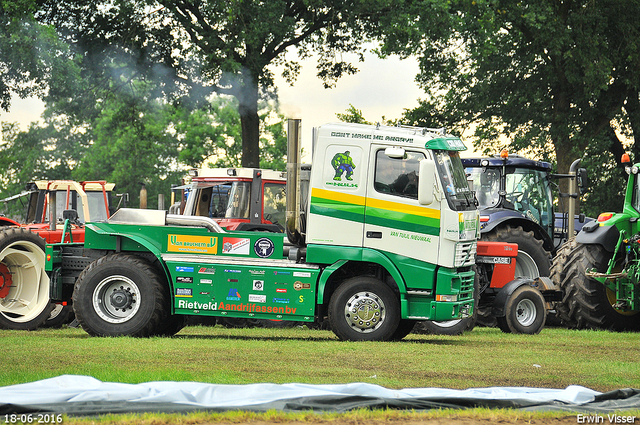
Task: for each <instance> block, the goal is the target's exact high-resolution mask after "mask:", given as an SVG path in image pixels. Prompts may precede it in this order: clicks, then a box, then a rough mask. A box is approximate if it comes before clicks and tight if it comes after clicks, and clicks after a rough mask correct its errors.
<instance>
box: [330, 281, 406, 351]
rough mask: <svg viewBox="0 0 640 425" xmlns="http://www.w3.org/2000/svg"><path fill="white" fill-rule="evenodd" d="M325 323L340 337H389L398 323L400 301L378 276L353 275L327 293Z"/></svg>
mask: <svg viewBox="0 0 640 425" xmlns="http://www.w3.org/2000/svg"><path fill="white" fill-rule="evenodd" d="M329 323H330V324H331V329H332V330H333V333H335V334H336V335H337V336H338V338H340V339H341V340H346V341H389V340H391V339H393V337H394V335H395V333H396V330H397V329H398V325H399V323H400V302H399V301H398V297H397V296H396V295H395V293H394V292H393V290H392V289H391V288H390V287H388V286H387V285H385V284H384V283H383V282H381V281H379V280H378V279H375V278H373V277H366V276H364V277H354V278H351V279H348V280H346V281H344V282H343V283H342V284H341V285H340V286H339V287H338V289H336V291H335V292H334V293H333V295H332V296H331V300H330V301H329Z"/></svg>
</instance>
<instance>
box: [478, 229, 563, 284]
mask: <svg viewBox="0 0 640 425" xmlns="http://www.w3.org/2000/svg"><path fill="white" fill-rule="evenodd" d="M481 239H482V240H485V241H489V242H509V243H517V244H518V257H517V259H516V274H515V277H520V276H521V277H528V278H531V279H535V278H536V277H540V276H549V269H550V268H551V256H550V254H549V251H547V250H546V249H544V246H543V243H542V240H540V239H537V238H536V237H535V234H534V233H533V232H531V231H529V232H526V231H524V229H523V228H522V226H517V227H512V226H504V227H499V228H497V229H494V230H492V231H491V232H488V233H483V234H482V235H481Z"/></svg>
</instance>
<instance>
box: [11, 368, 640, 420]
mask: <svg viewBox="0 0 640 425" xmlns="http://www.w3.org/2000/svg"><path fill="white" fill-rule="evenodd" d="M618 391H619V392H620V391H622V393H624V391H625V390H618ZM629 391H630V392H629ZM606 394H609V393H606ZM625 394H626V395H624V396H620V397H623V398H624V399H628V398H630V397H631V398H633V397H636V398H637V397H638V396H640V391H636V390H627V393H625ZM616 398H617V397H613V399H616ZM618 398H619V397H618ZM599 399H602V393H599V392H597V391H593V390H591V389H588V388H585V387H581V386H574V385H572V386H569V387H567V388H565V389H548V388H523V387H489V388H470V389H466V390H453V389H445V388H407V389H402V390H393V389H388V388H384V387H381V386H378V385H373V384H366V383H351V384H342V385H309V384H297V383H292V384H268V383H263V384H248V385H218V384H208V383H200V382H146V383H141V384H123V383H116V382H102V381H99V380H97V379H95V378H92V377H90V376H77V375H63V376H59V377H56V378H51V379H44V380H41V381H36V382H31V383H27V384H19V385H11V386H7V387H0V414H5V413H14V412H13V411H11V409H14V411H18V412H27V411H34V412H35V411H37V412H63V413H68V414H81V415H90V414H96V413H106V412H118V413H121V412H124V411H165V412H171V411H190V410H216V411H222V410H238V409H240V410H259V411H263V410H269V409H279V410H287V411H291V410H306V409H313V410H321V411H323V410H331V411H346V410H351V409H353V408H358V407H368V408H376V407H390V408H400V409H402V408H407V409H420V408H434V407H459V408H467V407H476V406H485V407H513V408H521V409H531V408H536V407H538V408H544V409H545V410H552V409H553V410H557V409H561V410H577V411H585V408H586V411H593V409H592V408H590V407H589V405H590V404H591V403H593V402H595V401H598V400H599ZM611 399H612V397H605V401H606V402H608V403H611ZM600 401H602V400H600ZM342 402H344V403H345V404H343V405H342V407H341V403H342ZM614 404H616V403H614ZM627 404H628V403H627ZM403 406H404V407H403ZM544 406H547V407H544ZM554 406H555V407H556V408H557V409H554ZM580 406H583V407H585V408H578V407H580ZM598 406H600V409H602V408H603V407H602V405H601V404H599V405H598ZM91 407H94V409H93V410H92V409H91ZM325 407H326V408H325ZM594 407H596V406H594ZM632 407H634V408H638V403H637V401H635V400H634V402H633V403H632ZM576 408H578V409H576ZM620 408H625V407H620V406H619V405H618V408H617V409H618V410H619V409H620ZM626 408H628V407H626ZM606 409H607V408H606V407H605V410H606ZM596 410H597V408H596Z"/></svg>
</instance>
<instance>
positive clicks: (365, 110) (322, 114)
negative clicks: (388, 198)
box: [0, 54, 473, 161]
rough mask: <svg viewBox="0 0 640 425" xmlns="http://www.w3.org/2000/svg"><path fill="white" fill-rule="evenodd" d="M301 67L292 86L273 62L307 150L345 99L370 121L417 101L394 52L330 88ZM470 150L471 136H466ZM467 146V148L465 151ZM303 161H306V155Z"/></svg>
mask: <svg viewBox="0 0 640 425" xmlns="http://www.w3.org/2000/svg"><path fill="white" fill-rule="evenodd" d="M301 64H302V70H301V72H300V75H299V76H298V79H297V80H296V82H295V84H294V86H293V87H291V86H289V84H287V82H286V81H284V79H283V78H281V77H280V74H281V72H282V70H281V69H277V68H273V67H270V69H272V71H274V74H275V76H276V80H275V82H276V86H277V87H278V93H279V99H280V110H281V112H282V113H283V114H284V115H285V116H286V117H287V118H298V119H301V120H302V144H303V148H304V150H305V151H306V152H307V153H309V152H310V151H311V129H312V128H313V127H317V126H320V125H322V124H326V123H329V122H337V121H338V118H337V117H336V114H337V113H344V112H345V111H346V110H347V109H348V108H349V105H350V104H351V105H353V106H354V107H355V108H357V109H359V110H361V111H362V115H363V116H364V117H365V119H367V120H368V121H371V122H377V121H381V120H382V117H384V118H386V119H396V118H400V117H401V116H402V113H403V112H404V110H405V109H412V108H415V107H416V106H418V99H419V98H421V97H422V96H423V92H422V90H420V88H419V87H418V85H417V84H416V82H415V76H416V75H417V73H418V71H419V68H418V63H417V60H416V59H414V58H409V59H405V60H400V59H398V58H397V57H390V58H387V59H379V58H377V57H376V56H375V55H373V54H367V55H366V59H365V61H364V62H354V65H355V66H356V67H357V68H358V69H359V70H360V72H358V73H357V74H355V75H347V76H344V77H342V78H340V79H339V80H338V82H337V84H336V86H335V87H334V88H332V89H325V88H324V87H323V85H322V81H321V80H320V79H319V78H318V77H317V76H316V72H317V70H316V66H315V65H316V63H315V60H313V59H308V60H305V61H302V62H301ZM43 111H44V106H43V104H42V102H40V101H39V100H38V99H25V100H23V99H19V98H14V99H12V102H11V110H10V112H9V113H6V112H4V111H0V121H9V122H18V123H20V127H21V129H22V130H27V129H28V127H29V123H31V122H33V121H38V120H40V115H41V114H42V112H43ZM465 144H466V145H467V148H468V149H469V151H472V150H473V146H472V145H471V143H470V142H468V141H465ZM469 151H467V152H469ZM305 161H308V159H307V158H306V155H305Z"/></svg>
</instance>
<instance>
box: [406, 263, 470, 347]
mask: <svg viewBox="0 0 640 425" xmlns="http://www.w3.org/2000/svg"><path fill="white" fill-rule="evenodd" d="M473 286H474V291H473V296H474V303H473V314H472V315H471V317H467V318H466V319H455V320H445V321H432V320H422V321H419V322H417V323H416V324H415V326H414V328H413V332H415V333H417V334H426V335H451V336H455V335H462V334H463V333H464V332H470V331H472V330H473V328H475V327H476V324H477V322H478V301H479V298H478V297H479V294H480V282H479V279H478V273H477V271H476V276H475V279H474V281H473Z"/></svg>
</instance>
